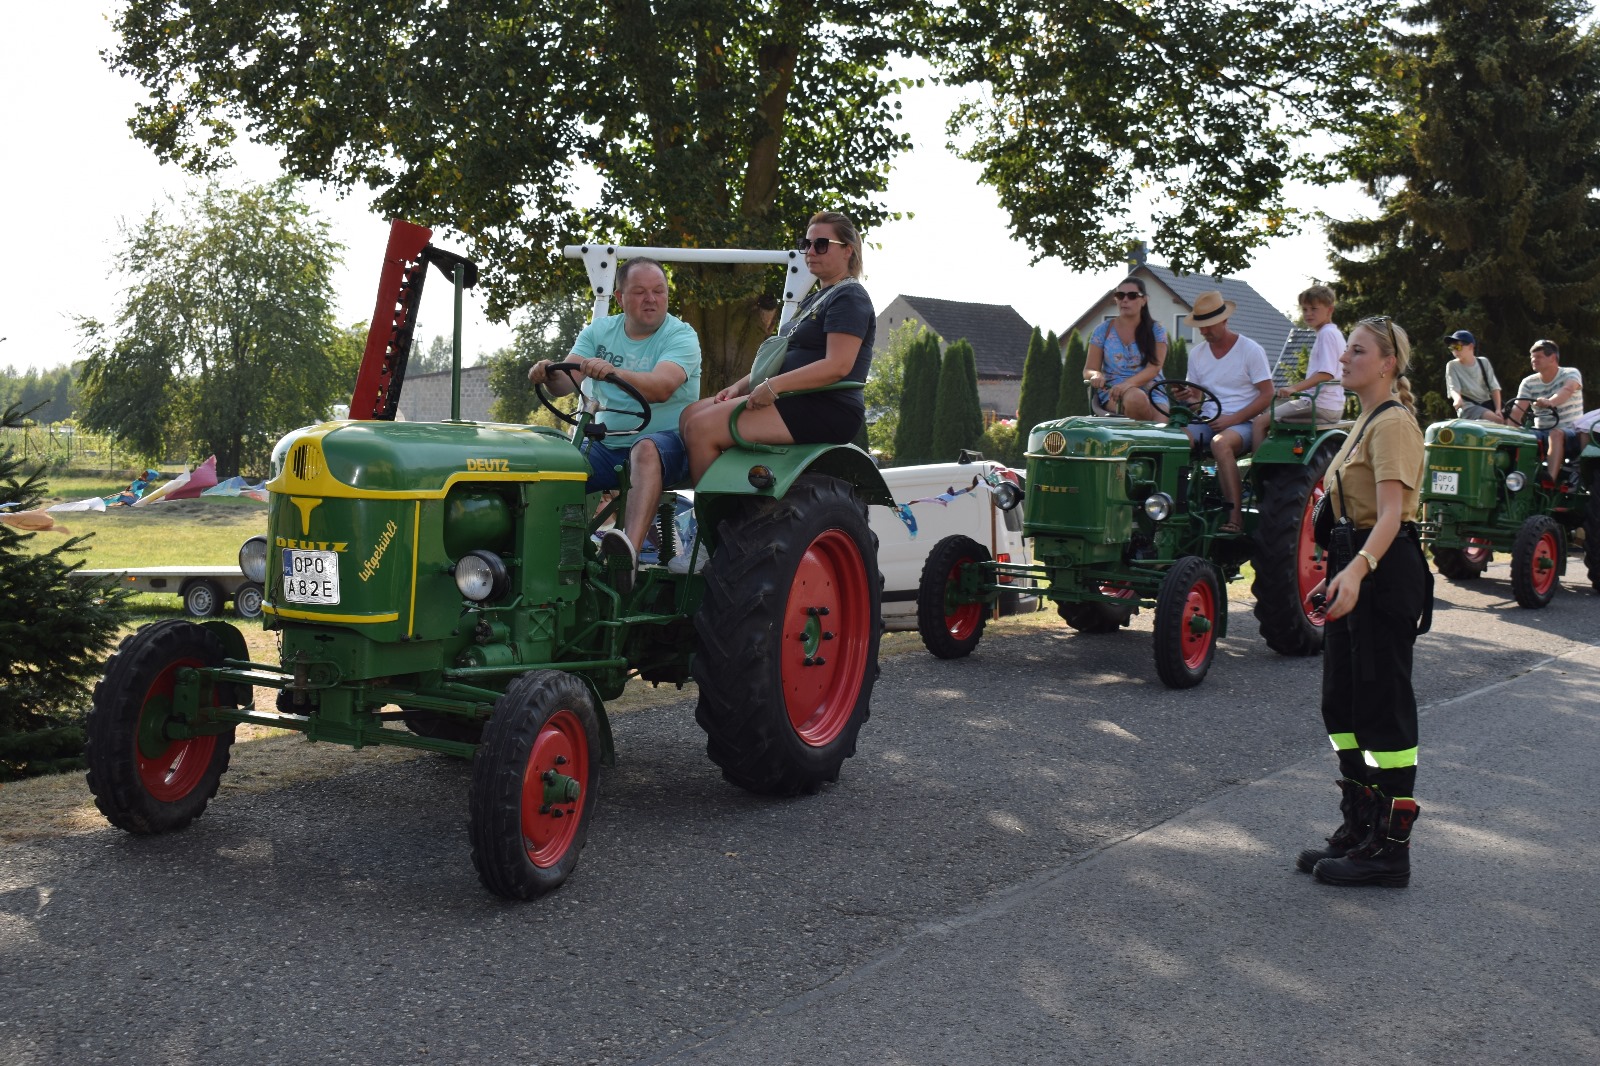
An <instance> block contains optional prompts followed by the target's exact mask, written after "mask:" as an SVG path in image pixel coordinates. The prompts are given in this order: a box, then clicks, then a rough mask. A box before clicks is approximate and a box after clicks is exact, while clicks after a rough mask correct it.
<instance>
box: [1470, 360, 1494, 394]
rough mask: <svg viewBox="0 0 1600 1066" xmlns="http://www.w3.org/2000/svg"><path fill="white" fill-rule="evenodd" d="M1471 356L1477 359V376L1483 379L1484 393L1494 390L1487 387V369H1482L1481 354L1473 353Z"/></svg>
mask: <svg viewBox="0 0 1600 1066" xmlns="http://www.w3.org/2000/svg"><path fill="white" fill-rule="evenodd" d="M1473 358H1474V359H1476V360H1477V361H1478V376H1479V377H1481V378H1482V379H1483V391H1484V392H1485V393H1492V392H1493V391H1494V390H1493V389H1491V388H1489V371H1488V370H1486V369H1484V366H1483V356H1481V355H1475V356H1473Z"/></svg>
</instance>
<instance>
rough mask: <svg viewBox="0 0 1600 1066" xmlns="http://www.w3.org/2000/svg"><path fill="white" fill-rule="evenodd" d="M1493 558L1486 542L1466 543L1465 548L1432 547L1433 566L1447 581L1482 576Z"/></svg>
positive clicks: (1473, 578) (1472, 578) (1465, 579)
mask: <svg viewBox="0 0 1600 1066" xmlns="http://www.w3.org/2000/svg"><path fill="white" fill-rule="evenodd" d="M1493 559H1494V552H1493V551H1492V550H1491V549H1490V548H1489V547H1488V545H1486V544H1479V543H1476V542H1473V543H1468V545H1467V546H1466V547H1465V548H1434V549H1433V566H1434V569H1436V570H1438V571H1439V575H1440V576H1441V577H1443V578H1444V579H1445V580H1447V581H1473V580H1476V579H1477V578H1480V577H1482V576H1483V572H1484V571H1485V570H1487V569H1489V563H1490V562H1491V561H1493Z"/></svg>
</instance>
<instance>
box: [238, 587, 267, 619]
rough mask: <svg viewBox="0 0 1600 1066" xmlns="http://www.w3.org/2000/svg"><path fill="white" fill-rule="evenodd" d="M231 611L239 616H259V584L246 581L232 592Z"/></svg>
mask: <svg viewBox="0 0 1600 1066" xmlns="http://www.w3.org/2000/svg"><path fill="white" fill-rule="evenodd" d="M233 613H234V614H236V615H238V616H239V617H240V618H260V617H261V586H260V585H259V584H257V583H256V582H254V581H246V582H245V583H244V584H242V585H240V586H239V587H238V588H237V589H235V590H234V593H233Z"/></svg>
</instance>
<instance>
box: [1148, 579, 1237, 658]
mask: <svg viewBox="0 0 1600 1066" xmlns="http://www.w3.org/2000/svg"><path fill="white" fill-rule="evenodd" d="M1224 609H1225V608H1224V604H1223V601H1222V585H1221V583H1220V582H1219V581H1218V580H1217V571H1216V568H1215V567H1213V566H1212V565H1211V564H1210V563H1208V562H1206V561H1205V560H1204V559H1202V558H1200V557H1199V556H1196V555H1186V556H1184V557H1183V558H1181V559H1179V560H1178V561H1177V562H1176V563H1174V564H1173V566H1172V569H1171V570H1168V571H1167V576H1166V577H1165V578H1164V579H1163V580H1162V582H1161V591H1160V593H1159V594H1158V595H1157V596H1156V618H1155V637H1156V673H1157V674H1159V675H1160V677H1161V683H1162V684H1164V685H1166V686H1167V687H1168V688H1193V687H1194V686H1196V685H1198V684H1199V683H1200V682H1202V681H1204V680H1205V679H1206V673H1207V672H1208V671H1209V670H1210V669H1211V661H1212V659H1214V658H1215V657H1216V654H1217V623H1218V621H1219V619H1220V615H1221V612H1222V611H1223V610H1224Z"/></svg>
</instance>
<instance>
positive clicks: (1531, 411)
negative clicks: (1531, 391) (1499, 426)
mask: <svg viewBox="0 0 1600 1066" xmlns="http://www.w3.org/2000/svg"><path fill="white" fill-rule="evenodd" d="M1519 403H1520V404H1525V405H1526V406H1524V407H1523V409H1522V419H1521V421H1518V420H1517V418H1516V417H1515V415H1514V414H1513V412H1515V411H1516V409H1517V404H1519ZM1542 413H1545V412H1544V411H1542V410H1541V409H1540V408H1538V407H1535V406H1534V405H1533V401H1532V400H1526V399H1517V398H1516V397H1514V396H1513V397H1512V398H1511V399H1509V400H1507V401H1506V402H1505V406H1503V407H1501V408H1500V417H1501V418H1504V419H1505V420H1506V422H1508V423H1509V424H1511V425H1513V426H1517V425H1520V426H1521V427H1522V428H1523V429H1538V428H1539V416H1540V415H1541V414H1542ZM1549 413H1551V414H1554V412H1553V411H1552V412H1549Z"/></svg>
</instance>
